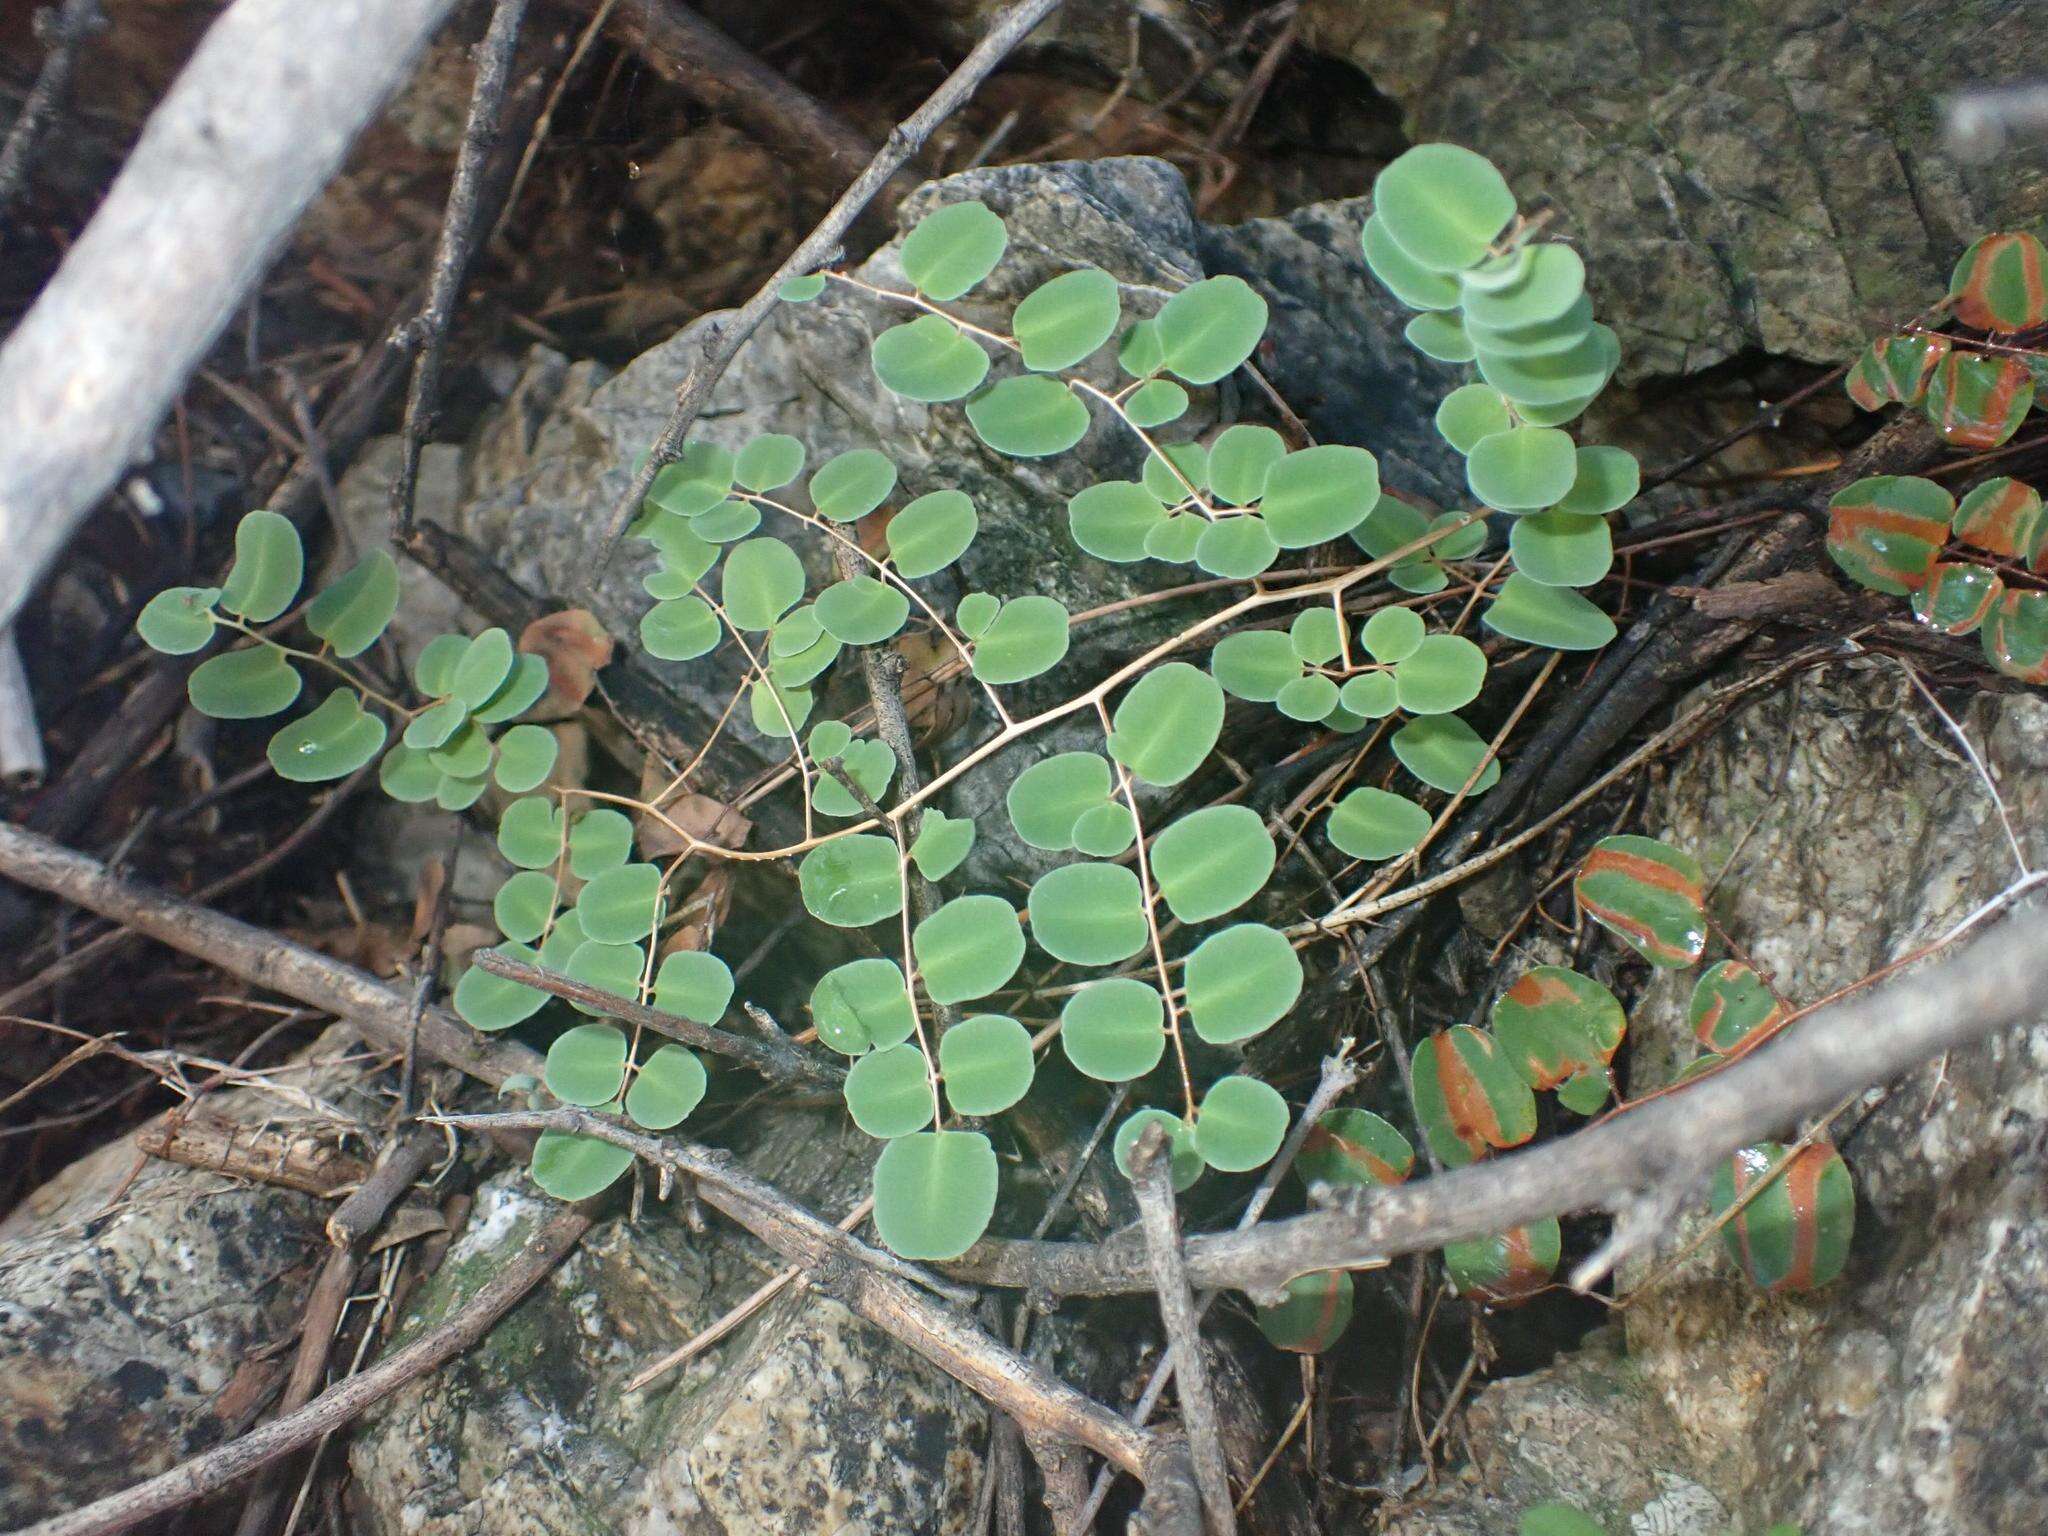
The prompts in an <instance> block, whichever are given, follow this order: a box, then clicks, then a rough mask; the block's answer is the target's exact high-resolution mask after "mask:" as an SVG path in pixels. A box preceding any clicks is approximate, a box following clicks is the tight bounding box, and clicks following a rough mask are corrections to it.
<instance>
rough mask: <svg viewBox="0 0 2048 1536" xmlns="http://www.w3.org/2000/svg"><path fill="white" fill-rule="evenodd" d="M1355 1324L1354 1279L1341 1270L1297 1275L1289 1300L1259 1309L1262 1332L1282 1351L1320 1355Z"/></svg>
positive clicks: (1290, 1289) (1288, 1289) (1326, 1270)
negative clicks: (1347, 1328) (1353, 1317)
mask: <svg viewBox="0 0 2048 1536" xmlns="http://www.w3.org/2000/svg"><path fill="white" fill-rule="evenodd" d="M1350 1321H1351V1276H1350V1275H1349V1274H1348V1273H1347V1272H1346V1271H1344V1270H1341V1269H1323V1270H1317V1271H1316V1272H1315V1273H1314V1274H1308V1275H1296V1276H1295V1277H1294V1278H1293V1279H1292V1280H1290V1281H1288V1282H1287V1299H1286V1300H1285V1301H1283V1302H1281V1303H1280V1305H1279V1306H1277V1307H1260V1308H1259V1331H1260V1332H1261V1333H1263V1334H1264V1335H1265V1336H1266V1339H1267V1341H1268V1342H1269V1343H1271V1344H1273V1345H1274V1346H1275V1347H1276V1348H1279V1349H1291V1350H1293V1351H1294V1352H1295V1353H1296V1354H1300V1355H1313V1354H1319V1353H1321V1352H1322V1351H1323V1350H1326V1349H1328V1348H1329V1347H1330V1346H1331V1345H1332V1344H1334V1343H1336V1342H1337V1340H1338V1338H1339V1337H1340V1336H1341V1335H1342V1334H1343V1332H1344V1329H1345V1326H1346V1325H1347V1324H1348V1323H1349V1322H1350Z"/></svg>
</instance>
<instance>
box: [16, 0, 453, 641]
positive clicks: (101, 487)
mask: <svg viewBox="0 0 2048 1536" xmlns="http://www.w3.org/2000/svg"><path fill="white" fill-rule="evenodd" d="M449 3H450V0H235V3H234V4H233V5H232V6H230V7H229V8H228V10H227V12H226V13H225V14H223V15H222V17H221V18H220V20H219V21H217V22H215V23H214V24H213V27H212V28H211V30H209V31H208V32H207V34H206V36H205V38H204V39H203V40H201V42H200V44H199V47H198V49H197V50H196V51H195V52H194V54H193V56H192V60H191V62H190V63H189V64H187V65H186V67H185V71H184V73H183V74H181V75H180V76H179V77H178V81H177V83H176V84H175V85H174V86H172V87H171V90H170V93H169V94H168V95H167V96H165V98H164V100H163V104H162V105H161V106H159V107H158V108H157V110H156V111H155V112H154V113H153V114H151V116H150V119H149V122H148V124H147V125H146V126H145V127H144V128H143V131H142V138H141V140H140V142H138V143H137V145H136V146H135V152H134V153H133V154H132V155H130V156H129V158H128V163H127V165H126V166H125V167H123V169H122V171H121V174H120V175H119V176H118V177H116V178H115V180H114V184H113V186H112V188H111V189H110V190H109V191H108V193H107V197H106V201H105V202H103V203H102V204H101V205H100V209H99V212H97V213H96V214H94V215H93V218H92V222H91V223H90V224H88V225H87V226H86V229H85V233H84V234H82V235H80V236H79V239H78V243H77V244H76V245H74V246H72V248H71V250H70V252H69V253H68V254H67V255H66V256H65V258H64V264H63V265H62V266H61V267H59V268H58V269H57V275H56V276H55V277H53V278H52V279H51V280H50V283H49V286H48V287H47V288H45V289H44V290H43V292H42V295H41V296H40V297H39V298H38V299H37V300H36V303H35V307H34V308H33V309H31V310H30V311H29V312H28V314H27V315H26V316H25V317H24V318H23V320H22V322H21V323H20V325H18V326H16V327H15V329H14V333H13V334H12V335H11V336H9V337H8V339H7V343H6V345H5V346H4V347H0V443H5V444H6V445H7V451H6V454H5V455H4V456H0V549H4V550H6V551H7V559H6V560H5V561H4V562H0V629H5V628H6V627H7V626H8V625H10V624H11V623H12V622H13V621H14V616H15V615H16V613H18V612H19V611H20V608H21V605H22V603H23V601H24V600H25V599H26V598H27V596H28V594H29V592H30V591H31V590H33V589H34V587H35V585H36V583H37V582H38V581H39V580H40V579H41V577H42V574H43V572H44V571H45V570H47V569H48V568H49V566H50V564H51V562H52V561H53V560H54V559H55V558H56V556H57V553H58V551H59V550H61V549H62V548H63V547H64V544H65V541H66V540H67V539H68V538H69V536H70V533H71V530H72V529H73V528H74V527H75V526H77V524H78V523H79V522H80V521H81V520H82V519H83V518H84V517H85V515H86V513H87V512H88V511H89V510H91V508H92V505H93V503H94V502H96V501H97V500H98V499H99V498H100V496H101V495H102V494H103V493H104V492H105V491H106V489H107V487H108V486H110V485H112V484H113V483H114V480H115V478H116V477H117V476H118V475H119V474H120V473H121V471H122V470H123V469H124V468H125V467H126V466H127V464H128V463H129V461H130V460H132V459H133V458H134V457H135V455H136V454H137V453H138V452H140V451H141V449H142V447H143V445H144V443H145V442H146V441H147V440H148V437H149V434H150V433H151V432H153V431H154V430H155V429H156V426H157V423H158V422H160V421H161V420H162V419H163V415H164V412H165V411H166V410H167V409H168V408H169V406H170V403H171V400H172V398H173V396H175V395H176V394H177V392H178V390H179V389H180V388H182V387H183V385H184V383H185V379H186V377H187V376H188V375H189V374H190V373H191V371H192V369H193V368H194V367H195V366H197V364H198V362H199V359H200V358H201V356H202V355H203V354H204V353H205V351H206V349H207V348H208V347H209V346H211V345H212V343H213V340H214V338H215V337H216V336H217V335H219V334H220V329H221V327H222V326H223V325H224V324H226V322H227V319H228V317H229V316H230V315H231V314H233V313H234V311H235V307H236V306H237V305H238V304H240V303H241V301H242V298H243V296H244V295H245V294H246V293H247V292H248V290H249V287H250V285H251V284H253V283H254V282H255V281H256V279H257V276H258V275H259V274H260V273H261V272H262V270H263V267H264V265H265V263H267V262H268V261H269V259H270V257H271V255H272V253H273V252H274V251H275V250H276V249H277V247H278V245H279V244H280V243H281V242H282V241H283V239H284V237H285V235H286V234H287V232H289V230H290V229H291V227H292V225H293V223H294V222H295V221H296V220H297V219H298V216H299V213H300V211H301V210H302V209H304V208H305V206H306V204H307V202H309V201H310V200H311V199H312V197H313V195H314V194H315V193H316V192H318V191H319V190H320V188H321V187H322V186H323V185H324V184H325V183H326V181H327V179H328V177H329V176H331V175H332V174H333V173H334V169H335V167H336V166H338V165H339V164H340V163H341V157H342V155H343V154H344V153H345V152H346V151H347V149H348V146H349V144H350V143H351V142H352V141H353V140H354V138H355V136H356V134H357V133H358V132H359V131H360V130H361V129H362V127H363V125H364V124H365V123H367V122H368V121H369V119H370V116H371V114H372V113H374V112H375V111H376V110H377V108H378V107H379V106H380V105H382V103H383V101H384V99H385V98H386V97H387V96H389V95H390V94H391V91H392V90H393V88H394V87H396V86H397V84H398V83H399V82H400V81H401V80H402V79H404V78H405V74H406V71H407V69H408V68H409V67H410V65H411V63H412V60H413V57H414V55H415V54H416V53H418V51H419V49H420V47H421V45H422V44H424V43H425V41H426V39H427V36H428V34H429V33H430V32H431V31H432V30H433V28H434V26H435V25H436V24H437V23H438V22H439V21H440V19H441V17H442V15H443V13H445V12H446V11H447V9H448V6H449Z"/></svg>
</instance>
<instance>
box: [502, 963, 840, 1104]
mask: <svg viewBox="0 0 2048 1536" xmlns="http://www.w3.org/2000/svg"><path fill="white" fill-rule="evenodd" d="M475 964H476V968H477V969H478V970H480V971H485V972H488V973H489V974H490V975H493V976H502V977H503V978H504V979H505V980H507V981H516V982H518V983H520V985H522V986H528V987H533V988H535V989H536V990H538V991H541V992H546V993H548V994H549V995H550V996H552V997H559V998H564V999H566V1000H567V1001H569V1002H572V1003H582V1004H583V1005H584V1006H585V1007H589V1008H595V1009H597V1010H599V1011H600V1012H601V1013H603V1014H604V1015H605V1016H606V1017H608V1018H614V1019H623V1020H624V1021H625V1022H626V1023H628V1024H638V1025H640V1026H641V1027H642V1028H645V1029H651V1030H653V1031H654V1032H655V1033H656V1034H657V1035H666V1036H668V1037H669V1038H670V1039H671V1040H680V1041H682V1042H683V1043H684V1044H686V1045H694V1046H695V1047H696V1048H697V1049H698V1050H700V1051H710V1052H712V1053H714V1054H716V1055H719V1056H725V1057H729V1058H731V1059H732V1060H734V1061H740V1062H744V1063H745V1064H746V1065H747V1066H749V1067H752V1068H753V1069H754V1070H755V1071H756V1072H758V1073H760V1074H761V1075H762V1076H763V1077H765V1078H767V1079H768V1080H769V1081H770V1082H771V1083H795V1084H800V1085H802V1086H805V1087H810V1088H823V1089H827V1090H829V1091H832V1092H837V1091H838V1090H839V1089H840V1088H842V1087H844V1086H845V1085H846V1073H845V1071H844V1070H843V1069H842V1068H839V1067H835V1066H832V1065H830V1064H828V1063H826V1062H822V1061H814V1060H813V1059H812V1058H810V1057H808V1056H806V1055H804V1054H803V1052H801V1051H799V1050H798V1049H797V1048H796V1047H795V1046H794V1045H791V1044H789V1043H787V1041H786V1040H785V1041H784V1043H782V1044H779V1045H778V1044H776V1043H774V1042H772V1041H770V1040H769V1039H767V1038H765V1037H749V1036H746V1035H735V1034H732V1033H730V1032H728V1031H726V1030H723V1029H713V1028H711V1027H710V1026H709V1025H706V1024H699V1023H697V1022H695V1021H694V1020H692V1019H686V1018H684V1017H682V1016H681V1015H680V1014H674V1013H665V1012H663V1011H662V1010H661V1009H659V1008H650V1007H648V1006H647V1004H645V1003H639V1002H635V1001H634V1000H633V999H632V998H630V997H626V996H623V995H622V994H620V993H617V992H608V991H606V990H605V989H604V988H603V987H593V986H592V985H591V984H590V983H589V982H587V981H578V980H577V979H576V978H575V977H574V976H569V975H566V974H564V973H563V972H561V971H557V970H551V969H549V968H548V967H547V966H544V965H534V964H532V963H531V962H529V961H525V960H515V959H513V958H512V957H511V956H509V955H501V954H499V953H498V952H497V951H495V950H489V949H482V950H478V951H477V954H476V961H475Z"/></svg>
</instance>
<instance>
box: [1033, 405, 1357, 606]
mask: <svg viewBox="0 0 2048 1536" xmlns="http://www.w3.org/2000/svg"><path fill="white" fill-rule="evenodd" d="M1379 504H1380V481H1379V465H1378V462H1377V461H1376V460H1375V459H1374V458H1373V456H1372V455H1371V454H1370V453H1367V452H1366V451H1365V450H1364V449H1363V448H1349V447H1344V446H1341V445H1337V444H1325V445H1322V446H1319V447H1314V448H1301V449H1297V450H1295V451H1294V452H1292V453H1290V452H1288V451H1287V447H1286V444H1285V442H1284V441H1283V440H1282V439H1281V436H1280V434H1279V433H1278V432H1275V431H1274V430H1273V429H1272V428H1271V427H1262V426H1252V425H1246V424H1239V425H1237V426H1232V427H1226V428H1225V429H1224V430H1223V431H1222V433H1220V434H1219V435H1218V436H1217V438H1216V440H1215V441H1214V442H1213V443H1211V444H1209V445H1207V446H1204V445H1203V444H1200V443H1173V444H1169V445H1166V446H1165V447H1163V448H1162V449H1161V450H1160V451H1158V452H1151V453H1148V454H1147V456H1146V460H1145V465H1144V469H1143V471H1142V474H1141V476H1140V478H1139V479H1137V480H1105V481H1102V482H1100V483H1099V484H1096V485H1091V486H1089V487H1087V488H1086V489H1085V490H1082V491H1080V492H1078V493H1077V494H1076V495H1074V496H1073V497H1071V498H1070V499H1069V500H1068V502H1067V524H1068V528H1069V530H1070V531H1071V532H1072V534H1073V536H1074V542H1075V543H1076V544H1078V545H1080V546H1081V548H1082V549H1083V550H1085V551H1087V552H1088V553H1089V554H1091V555H1094V556H1095V557H1096V558H1098V559H1101V560H1109V561H1115V562H1120V563H1127V562H1131V561H1136V560H1143V559H1153V560H1162V561H1166V562H1168V563H1171V564H1177V565H1186V564H1193V565H1195V566H1197V567H1199V568H1200V569H1202V570H1203V571H1205V572H1207V573H1208V574H1209V575H1212V576H1224V577H1231V578H1234V579H1239V580H1242V579H1246V578H1249V577H1253V576H1257V575H1259V574H1261V573H1262V572H1264V571H1266V570H1267V569H1268V568H1270V567H1271V566H1272V564H1273V563H1274V561H1276V560H1277V559H1278V558H1279V557H1280V553H1281V551H1282V550H1290V549H1308V548H1311V547H1312V546H1314V545H1317V544H1321V543H1323V542H1325V541H1327V540H1329V539H1334V538H1336V537H1338V536H1339V535H1341V534H1346V533H1350V532H1351V531H1352V530H1353V529H1355V528H1357V527H1358V526H1359V525H1360V524H1361V523H1363V522H1364V521H1365V520H1366V518H1367V517H1369V516H1370V515H1371V513H1372V511H1373V509H1374V508H1375V507H1376V506H1378V505H1379Z"/></svg>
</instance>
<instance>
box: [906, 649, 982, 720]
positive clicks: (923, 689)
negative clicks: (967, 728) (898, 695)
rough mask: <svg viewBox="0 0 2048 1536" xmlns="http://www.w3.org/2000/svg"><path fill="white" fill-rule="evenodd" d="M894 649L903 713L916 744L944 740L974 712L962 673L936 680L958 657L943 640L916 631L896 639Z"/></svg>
mask: <svg viewBox="0 0 2048 1536" xmlns="http://www.w3.org/2000/svg"><path fill="white" fill-rule="evenodd" d="M896 650H897V652H898V653H899V654H900V655H901V656H902V657H903V713H904V715H905V716H906V717H907V718H908V719H909V721H910V728H911V729H912V730H913V731H915V732H916V733H917V744H918V745H919V746H921V747H929V746H931V745H933V744H934V743H935V742H940V741H944V740H945V739H946V738H947V737H948V736H951V735H952V734H953V733H954V732H955V731H957V730H959V729H960V727H961V726H963V725H965V724H966V723H967V717H968V716H969V715H970V714H972V713H973V712H974V693H973V690H972V689H971V688H970V687H969V686H968V683H967V677H966V674H965V673H964V672H959V671H953V672H952V673H951V675H949V676H946V677H945V678H944V679H943V681H942V680H940V679H939V677H938V674H939V672H940V670H941V669H942V668H945V667H946V664H947V663H949V662H957V661H958V660H959V657H958V656H957V655H956V654H955V652H954V650H953V648H952V646H951V645H949V644H947V643H946V642H945V641H944V640H941V639H940V638H938V637H937V636H936V635H929V634H924V633H920V632H913V633H909V634H904V635H901V636H899V637H898V638H897V640H896Z"/></svg>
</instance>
